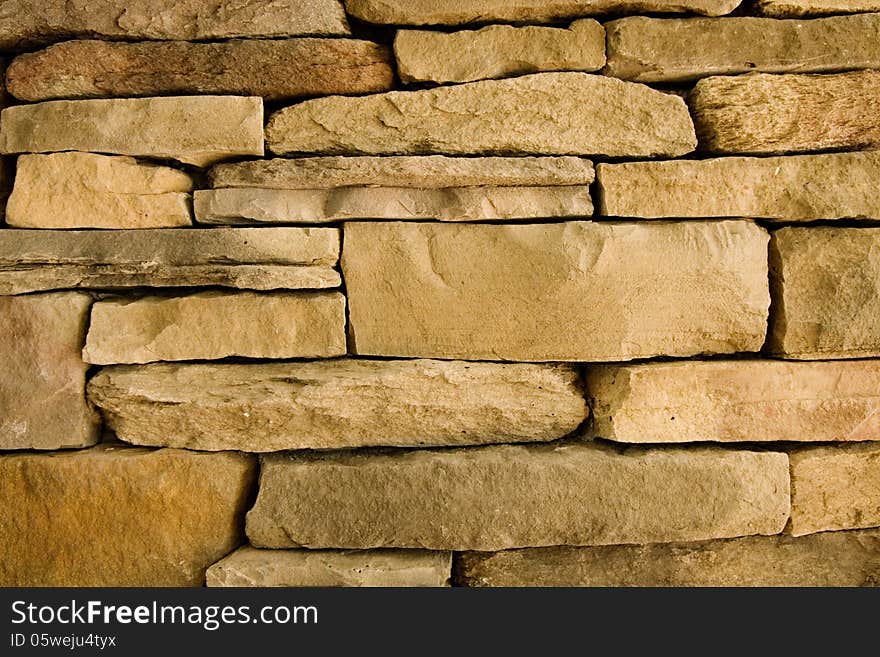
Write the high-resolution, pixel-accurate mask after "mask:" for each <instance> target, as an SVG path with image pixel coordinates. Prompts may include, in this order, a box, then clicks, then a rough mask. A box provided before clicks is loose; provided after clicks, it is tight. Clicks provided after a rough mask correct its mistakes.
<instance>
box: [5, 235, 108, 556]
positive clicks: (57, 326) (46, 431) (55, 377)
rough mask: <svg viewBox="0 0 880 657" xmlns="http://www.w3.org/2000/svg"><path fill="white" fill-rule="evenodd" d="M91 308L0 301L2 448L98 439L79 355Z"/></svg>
mask: <svg viewBox="0 0 880 657" xmlns="http://www.w3.org/2000/svg"><path fill="white" fill-rule="evenodd" d="M0 232H3V233H6V232H13V231H5V230H4V231H0ZM91 303H92V300H91V298H89V296H88V295H85V294H78V293H76V292H67V293H62V294H40V295H31V296H26V297H0V370H2V372H3V378H2V379H0V409H2V412H0V450H6V449H61V448H65V447H86V446H88V445H93V444H95V443H96V442H97V440H98V432H99V429H100V421H99V418H98V416H97V414H96V413H95V412H94V411H93V410H92V409H91V407H90V406H89V405H88V404H87V403H86V398H85V387H86V369H87V368H88V365H86V364H85V363H84V362H83V359H82V355H81V353H80V352H81V350H82V345H83V341H84V340H85V333H86V324H87V321H88V315H89V306H90V305H91ZM0 480H2V479H0ZM4 486H5V482H4ZM4 490H5V488H4ZM4 501H6V494H5V493H4ZM4 506H5V504H4ZM4 535H5V534H4ZM4 540H5V539H4ZM0 561H5V559H0ZM2 567H3V566H2V565H0V569H2Z"/></svg>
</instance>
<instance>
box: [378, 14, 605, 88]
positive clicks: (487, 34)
mask: <svg viewBox="0 0 880 657" xmlns="http://www.w3.org/2000/svg"><path fill="white" fill-rule="evenodd" d="M394 56H395V58H396V59H397V71H398V74H399V75H400V79H401V80H403V81H404V82H472V81H474V80H485V79H487V78H503V77H508V76H511V75H521V74H523V73H537V72H539V71H597V70H599V69H600V68H602V66H604V64H605V30H604V29H603V28H602V26H601V25H600V24H599V23H598V22H597V21H595V20H593V19H589V18H588V19H584V20H579V21H575V22H574V23H572V24H571V25H570V26H569V27H568V28H558V27H538V26H535V25H528V26H525V27H513V26H512V25H490V26H488V27H484V28H482V29H480V30H466V31H461V32H435V31H432V30H399V31H398V32H397V35H396V36H395V37H394Z"/></svg>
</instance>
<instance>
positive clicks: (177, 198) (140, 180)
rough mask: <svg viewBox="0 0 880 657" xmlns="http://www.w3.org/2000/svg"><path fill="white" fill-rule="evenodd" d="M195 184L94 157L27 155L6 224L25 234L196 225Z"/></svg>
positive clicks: (161, 170) (181, 176) (166, 172)
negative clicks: (193, 208) (50, 230)
mask: <svg viewBox="0 0 880 657" xmlns="http://www.w3.org/2000/svg"><path fill="white" fill-rule="evenodd" d="M192 187H193V180H192V178H191V177H190V176H189V175H187V174H186V173H184V172H183V171H178V170H176V169H172V168H170V167H161V166H155V165H152V164H141V163H139V162H137V161H136V160H135V159H134V158H131V157H119V156H110V155H96V154H94V153H52V154H50V155H21V156H19V158H18V163H17V166H16V173H15V186H14V187H13V190H12V195H11V196H10V197H9V202H8V204H7V206H6V222H7V223H8V224H9V225H10V226H16V227H19V228H161V227H173V226H188V225H190V224H191V223H192V216H191V211H190V194H189V192H190V191H191V190H192Z"/></svg>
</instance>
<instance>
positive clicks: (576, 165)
mask: <svg viewBox="0 0 880 657" xmlns="http://www.w3.org/2000/svg"><path fill="white" fill-rule="evenodd" d="M594 177H595V173H594V171H593V163H592V162H590V161H589V160H584V159H581V158H579V157H570V156H564V157H480V158H475V157H447V156H445V155H399V156H393V155H391V156H384V157H376V156H370V155H364V156H361V157H342V156H334V155H330V156H327V157H303V158H292V159H288V158H275V159H270V160H253V161H250V162H234V163H228V164H218V165H217V166H215V167H213V168H212V169H211V171H210V178H211V186H212V187H256V188H263V189H329V188H333V187H352V186H366V185H373V186H380V187H417V188H424V189H439V188H443V187H478V186H494V187H551V186H554V185H589V184H590V183H591V182H593V179H594Z"/></svg>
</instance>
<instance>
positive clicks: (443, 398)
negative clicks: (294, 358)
mask: <svg viewBox="0 0 880 657" xmlns="http://www.w3.org/2000/svg"><path fill="white" fill-rule="evenodd" d="M89 398H90V400H91V401H92V403H94V404H95V405H96V406H98V407H99V408H100V409H101V411H102V412H103V414H104V418H105V420H106V422H107V423H108V424H109V426H110V427H112V428H113V429H114V431H115V432H116V435H117V436H119V438H121V439H122V440H125V441H126V442H130V443H135V444H138V445H163V446H174V447H188V448H190V449H201V450H212V451H213V450H223V449H234V450H241V451H246V452H269V451H277V450H284V449H328V448H329V449H338V448H345V447H364V446H379V445H396V446H404V447H406V446H408V447H418V446H422V445H473V444H481V443H502V442H520V441H523V442H529V441H546V440H554V439H556V438H561V437H562V436H565V435H566V434H569V433H571V432H573V431H574V430H575V429H577V428H578V426H579V425H580V424H581V423H582V422H583V421H584V420H586V419H587V417H588V415H589V411H588V409H587V405H586V402H585V401H584V394H583V390H582V389H581V386H580V383H579V381H578V375H577V372H576V371H575V370H574V369H572V368H569V367H566V366H563V365H528V364H523V363H515V364H503V365H502V364H497V363H466V362H454V361H452V362H450V361H430V360H400V361H394V360H392V361H373V360H328V361H316V362H312V363H267V364H246V365H239V364H228V365H227V364H222V365H166V364H159V365H150V366H146V367H113V368H107V369H104V370H101V372H99V373H98V374H97V375H96V376H95V377H94V378H93V379H92V380H91V381H90V382H89Z"/></svg>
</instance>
